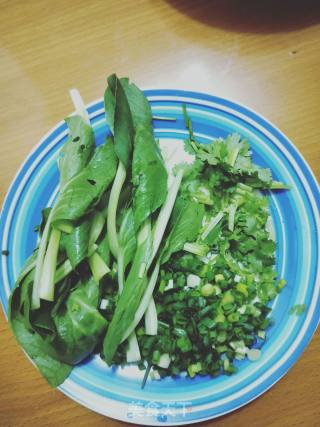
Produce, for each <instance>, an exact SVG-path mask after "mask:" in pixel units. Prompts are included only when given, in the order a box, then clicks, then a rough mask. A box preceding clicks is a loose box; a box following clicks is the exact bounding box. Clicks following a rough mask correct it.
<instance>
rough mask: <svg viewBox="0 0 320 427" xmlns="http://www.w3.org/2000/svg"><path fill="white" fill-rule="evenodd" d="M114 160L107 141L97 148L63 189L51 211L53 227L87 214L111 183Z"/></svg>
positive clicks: (114, 171)
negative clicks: (56, 223) (60, 222)
mask: <svg viewBox="0 0 320 427" xmlns="http://www.w3.org/2000/svg"><path fill="white" fill-rule="evenodd" d="M116 166H117V160H116V156H115V152H114V148H113V145H112V144H111V142H110V140H107V141H106V142H105V144H103V145H100V146H99V147H97V148H96V150H95V153H94V155H93V157H92V159H91V160H90V162H89V164H88V165H87V166H86V167H85V168H84V169H82V171H81V172H80V173H78V174H77V175H76V176H75V177H74V178H72V179H71V180H70V181H68V183H67V184H66V185H65V187H64V188H63V190H62V192H61V194H60V197H59V199H58V201H57V203H56V205H55V206H54V208H53V212H52V224H54V223H55V222H57V221H64V220H70V221H77V220H79V219H80V218H81V217H82V216H83V215H85V214H87V213H88V212H90V211H91V210H92V209H93V208H94V206H95V205H96V204H97V203H98V202H99V200H100V198H101V196H102V194H103V193H104V192H105V191H106V189H107V188H108V186H109V185H110V183H111V182H112V180H113V178H114V176H115V173H116Z"/></svg>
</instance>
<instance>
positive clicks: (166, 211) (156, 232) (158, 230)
mask: <svg viewBox="0 0 320 427" xmlns="http://www.w3.org/2000/svg"><path fill="white" fill-rule="evenodd" d="M183 172H184V170H183V168H181V169H179V171H178V173H177V175H176V176H175V177H174V179H173V182H172V185H171V187H170V188H169V190H168V196H167V198H166V201H165V202H164V204H163V205H162V208H161V210H160V213H159V216H158V218H157V221H156V224H155V226H154V229H153V248H152V255H151V258H150V261H149V264H148V267H150V265H151V264H152V261H153V259H154V257H155V255H156V253H157V252H158V249H159V246H160V243H161V240H162V237H163V234H164V232H165V229H166V227H167V224H168V221H169V218H170V216H171V212H172V209H173V206H174V202H175V201H176V198H177V194H178V191H179V188H180V185H181V181H182V178H183Z"/></svg>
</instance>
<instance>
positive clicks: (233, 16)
mask: <svg viewBox="0 0 320 427" xmlns="http://www.w3.org/2000/svg"><path fill="white" fill-rule="evenodd" d="M166 1H167V2H168V3H169V4H171V5H172V6H173V7H174V8H176V9H177V10H178V11H180V12H181V13H183V14H186V15H188V16H190V17H191V18H192V19H195V20H198V21H201V22H203V23H204V24H206V25H210V26H214V27H220V28H224V29H227V30H230V31H240V32H252V33H274V32H287V31H294V30H297V29H300V28H304V27H308V26H311V25H315V24H317V23H319V22H320V0H166Z"/></svg>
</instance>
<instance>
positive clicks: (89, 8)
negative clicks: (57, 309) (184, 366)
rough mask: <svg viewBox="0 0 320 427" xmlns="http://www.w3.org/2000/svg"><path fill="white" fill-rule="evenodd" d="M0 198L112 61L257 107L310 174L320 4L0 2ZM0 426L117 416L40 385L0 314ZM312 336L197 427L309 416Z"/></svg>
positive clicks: (296, 422)
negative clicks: (73, 99)
mask: <svg viewBox="0 0 320 427" xmlns="http://www.w3.org/2000/svg"><path fill="white" fill-rule="evenodd" d="M0 18H1V19H0V41H1V45H0V47H1V50H0V70H1V71H0V72H1V80H0V94H1V102H0V121H1V157H0V165H1V166H0V183H1V186H0V199H1V200H3V197H4V195H5V192H6V191H7V189H8V187H9V184H10V182H11V180H12V178H13V177H14V175H15V173H16V171H17V169H18V167H19V165H20V164H21V162H22V161H23V160H24V158H25V157H26V155H27V154H28V153H29V151H30V150H31V149H32V148H33V147H34V146H35V144H36V143H37V142H38V140H39V139H40V137H41V136H42V135H43V134H44V133H45V132H47V131H48V130H49V129H50V128H51V127H52V126H53V125H55V124H56V123H57V122H58V121H59V120H61V118H63V117H66V116H67V115H68V114H69V113H70V112H71V111H72V106H71V103H70V100H69V96H68V90H69V89H70V88H71V87H77V88H78V89H79V90H80V91H81V93H82V95H83V97H84V99H85V101H87V102H89V101H91V100H93V99H96V98H98V97H101V96H102V93H103V90H104V87H105V79H106V76H107V75H108V74H110V73H111V72H113V71H116V72H117V73H118V74H119V75H128V76H130V77H131V79H132V80H133V81H135V82H136V83H137V84H138V85H140V86H141V87H153V88H154V87H159V88H185V89H193V90H198V91H205V92H208V93H212V94H216V95H220V96H225V97H229V98H232V99H235V100H238V101H240V102H241V103H243V104H246V105H248V106H249V107H251V108H253V109H255V110H257V111H258V112H260V113H261V114H263V115H264V116H266V117H267V118H269V119H270V120H271V121H272V122H274V123H275V124H276V125H277V126H278V127H279V128H280V129H282V130H283V132H285V133H286V134H287V135H288V136H289V138H291V140H292V141H293V142H294V143H295V144H296V146H297V147H298V148H299V149H300V150H301V152H302V153H303V155H304V157H305V158H306V160H307V161H308V162H309V164H310V166H311V168H312V169H313V171H314V173H315V174H316V176H317V178H318V179H319V178H320V166H319V165H320V149H319V144H320V142H319V124H320V103H319V101H320V78H319V77H320V75H319V68H320V25H319V24H318V25H317V23H318V22H320V5H319V2H317V1H307V0H304V1H301V2H299V1H294V0H288V1H287V2H286V1H284V0H282V1H281V0H280V1H277V2H276V1H271V0H269V1H262V0H259V1H257V0H241V1H240V0H239V1H236V0H233V1H228V0H221V1H196V0H194V1H183V0H180V1H179V0H154V1H151V0H135V1H133V0H131V1H130V0H126V1H124V0H123V1H121V0H118V1H111V0H109V1H108V0H100V1H99V0H92V1H81V0H72V1H71V0H70V1H68V0H54V1H53V0H47V1H45V0H38V1H36V0H29V1H22V0H21V1H15V0H10V1H9V0H7V1H6V0H1V1H0ZM0 322H1V323H0V372H1V380H0V425H1V426H4V427H9V426H10V427H11V426H12V427H18V426H33V427H36V426H60V425H64V426H66V425H69V426H78V427H80V426H86V427H87V426H96V427H97V426H104V425H119V426H120V425H121V424H122V423H120V422H117V421H113V420H111V419H108V418H104V417H102V416H100V415H97V414H95V413H93V412H90V411H89V410H87V409H85V408H83V407H81V406H79V405H78V404H76V403H74V402H73V401H71V400H69V399H68V398H67V397H65V396H64V395H62V394H61V393H60V392H59V391H56V390H53V389H50V387H49V386H48V385H47V384H46V382H45V381H44V380H43V379H42V378H41V377H40V375H39V374H38V373H37V371H36V370H35V369H34V368H33V367H32V365H31V364H30V362H29V361H28V360H27V359H26V357H25V356H24V354H23V353H22V351H21V349H20V348H19V347H18V345H17V343H16V341H15V339H14V338H13V336H12V333H11V331H10V330H9V328H8V325H7V323H6V321H5V319H4V316H3V314H2V313H1V315H0ZM319 354H320V339H319V335H316V336H315V337H314V338H313V340H312V342H311V344H310V345H309V346H308V348H307V349H306V351H305V352H304V354H303V356H302V357H301V359H300V360H299V361H298V363H297V364H296V365H295V366H294V368H293V369H291V371H290V372H289V373H288V374H287V375H286V376H285V377H284V378H283V379H282V380H281V381H280V382H279V383H278V384H276V385H275V386H274V387H273V388H272V389H271V390H270V391H268V392H267V393H266V394H264V395H263V396H262V397H260V398H259V399H257V400H255V401H254V402H252V403H251V404H249V405H247V406H246V407H244V408H242V409H240V410H238V411H236V412H235V413H232V414H230V415H227V416H224V417H223V418H221V419H219V420H216V421H211V422H208V423H207V424H208V425H218V426H221V427H222V426H223V427H229V426H230V427H231V426H232V427H236V426H239V427H240V426H250V427H254V426H268V427H271V426H304V427H308V426H319V425H320V420H319V416H320V406H319V399H320V391H319V390H320V375H319V372H320V369H319V362H320V357H319Z"/></svg>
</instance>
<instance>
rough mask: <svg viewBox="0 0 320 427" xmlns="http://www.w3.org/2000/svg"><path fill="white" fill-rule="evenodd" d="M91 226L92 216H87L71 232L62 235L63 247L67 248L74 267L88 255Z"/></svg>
mask: <svg viewBox="0 0 320 427" xmlns="http://www.w3.org/2000/svg"><path fill="white" fill-rule="evenodd" d="M90 228H91V216H86V217H85V218H84V219H83V220H82V221H81V223H80V224H79V225H76V226H75V227H74V229H73V230H72V232H71V233H70V234H63V235H62V238H61V247H63V248H64V249H65V251H66V253H67V257H68V258H69V260H70V262H71V265H72V267H73V268H74V269H75V268H76V267H77V266H78V265H79V264H80V263H81V262H82V261H83V260H84V259H85V258H86V257H87V256H88V245H89V237H88V236H89V233H90Z"/></svg>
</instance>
